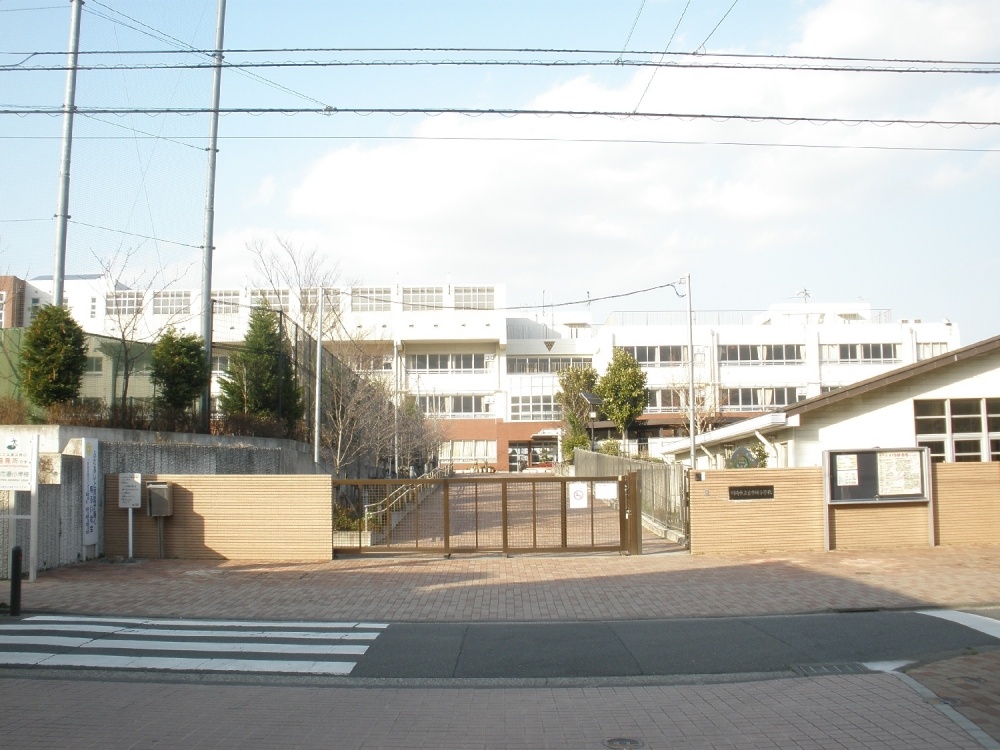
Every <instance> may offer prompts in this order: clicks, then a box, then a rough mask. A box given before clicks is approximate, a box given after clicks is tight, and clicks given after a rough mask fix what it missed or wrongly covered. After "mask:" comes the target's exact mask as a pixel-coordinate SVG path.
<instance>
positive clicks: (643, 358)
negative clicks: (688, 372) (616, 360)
mask: <svg viewBox="0 0 1000 750" xmlns="http://www.w3.org/2000/svg"><path fill="white" fill-rule="evenodd" d="M615 348H616V349H621V350H622V351H624V352H627V353H628V354H630V355H632V359H634V360H635V361H636V362H638V363H639V365H641V366H642V367H669V366H671V365H682V364H685V363H686V362H687V347H686V346H616V347H615Z"/></svg>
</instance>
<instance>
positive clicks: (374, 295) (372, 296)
mask: <svg viewBox="0 0 1000 750" xmlns="http://www.w3.org/2000/svg"><path fill="white" fill-rule="evenodd" d="M391 305H392V289H390V288H389V287H373V286H372V287H355V288H354V289H352V290H351V312H388V311H389V310H390V309H391Z"/></svg>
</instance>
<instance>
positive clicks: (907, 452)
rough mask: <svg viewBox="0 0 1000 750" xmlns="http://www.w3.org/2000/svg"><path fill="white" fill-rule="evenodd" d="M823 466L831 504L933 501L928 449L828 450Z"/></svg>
mask: <svg viewBox="0 0 1000 750" xmlns="http://www.w3.org/2000/svg"><path fill="white" fill-rule="evenodd" d="M823 464H824V467H825V469H826V471H825V474H826V480H827V486H826V496H827V501H828V502H830V503H831V504H837V503H899V502H927V501H929V500H930V494H929V491H928V477H929V467H930V459H929V455H928V451H927V449H926V448H888V449H884V448H873V449H868V450H838V451H826V452H825V453H824V460H823Z"/></svg>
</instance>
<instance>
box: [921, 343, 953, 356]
mask: <svg viewBox="0 0 1000 750" xmlns="http://www.w3.org/2000/svg"><path fill="white" fill-rule="evenodd" d="M947 353H948V345H947V344H945V343H931V344H917V359H930V358H931V357H938V356H940V355H942V354H947Z"/></svg>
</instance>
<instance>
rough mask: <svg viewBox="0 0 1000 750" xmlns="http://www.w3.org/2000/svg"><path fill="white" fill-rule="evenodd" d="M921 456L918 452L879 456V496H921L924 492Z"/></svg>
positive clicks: (891, 453)
mask: <svg viewBox="0 0 1000 750" xmlns="http://www.w3.org/2000/svg"><path fill="white" fill-rule="evenodd" d="M922 465H923V464H922V461H921V455H920V453H918V452H917V451H885V452H884V453H879V454H878V494H880V495H919V494H921V492H923V486H924V485H923V471H922V470H921V469H922Z"/></svg>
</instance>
